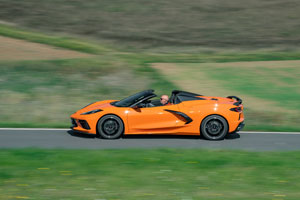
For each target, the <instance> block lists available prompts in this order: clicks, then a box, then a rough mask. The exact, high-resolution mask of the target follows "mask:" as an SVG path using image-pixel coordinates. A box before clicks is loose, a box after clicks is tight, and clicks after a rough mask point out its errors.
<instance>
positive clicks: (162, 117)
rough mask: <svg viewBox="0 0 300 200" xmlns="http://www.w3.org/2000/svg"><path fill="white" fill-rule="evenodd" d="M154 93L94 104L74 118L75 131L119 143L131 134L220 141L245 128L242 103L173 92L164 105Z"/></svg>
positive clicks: (81, 110) (232, 99)
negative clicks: (195, 137) (181, 136)
mask: <svg viewBox="0 0 300 200" xmlns="http://www.w3.org/2000/svg"><path fill="white" fill-rule="evenodd" d="M156 96H157V95H155V94H154V90H145V91H142V92H139V93H137V94H134V95H132V96H129V97H127V98H125V99H122V100H105V101H98V102H95V103H91V104H89V105H87V106H85V107H84V108H82V109H80V110H78V111H77V112H75V113H74V114H72V115H71V121H72V127H71V128H72V129H73V130H74V131H79V132H84V133H89V134H97V135H99V136H100V137H102V138H105V139H116V138H119V137H120V136H122V135H123V134H124V135H129V134H173V135H174V134H175V135H202V136H203V137H204V138H206V139H208V140H221V139H224V137H225V136H226V135H227V134H230V133H234V132H237V131H240V130H241V129H242V128H243V127H244V114H243V105H242V100H241V99H240V98H238V97H236V96H228V97H226V98H224V97H212V96H203V95H200V94H195V93H191V92H185V91H179V90H174V91H172V94H171V96H170V99H169V103H168V104H167V105H162V104H161V103H160V100H159V99H155V97H156Z"/></svg>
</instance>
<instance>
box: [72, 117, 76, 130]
mask: <svg viewBox="0 0 300 200" xmlns="http://www.w3.org/2000/svg"><path fill="white" fill-rule="evenodd" d="M71 123H72V126H71V128H73V127H77V123H76V120H75V119H74V118H71Z"/></svg>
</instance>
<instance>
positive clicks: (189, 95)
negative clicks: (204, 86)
mask: <svg viewBox="0 0 300 200" xmlns="http://www.w3.org/2000/svg"><path fill="white" fill-rule="evenodd" d="M178 96H184V97H187V98H191V99H190V100H205V99H204V98H201V97H199V96H202V95H201V94H196V93H192V92H186V91H181V90H173V91H172V95H171V97H170V100H169V102H171V103H173V104H179V103H181V102H182V101H180V100H179V99H178Z"/></svg>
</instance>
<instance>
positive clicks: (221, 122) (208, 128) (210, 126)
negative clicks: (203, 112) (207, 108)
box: [200, 115, 228, 140]
mask: <svg viewBox="0 0 300 200" xmlns="http://www.w3.org/2000/svg"><path fill="white" fill-rule="evenodd" d="M200 132H201V135H203V137H204V138H205V139H207V140H223V139H224V137H225V136H226V135H227V133H228V124H227V121H226V120H225V119H224V118H223V117H221V116H219V115H210V116H208V117H206V118H205V119H204V120H203V121H202V123H201V126H200Z"/></svg>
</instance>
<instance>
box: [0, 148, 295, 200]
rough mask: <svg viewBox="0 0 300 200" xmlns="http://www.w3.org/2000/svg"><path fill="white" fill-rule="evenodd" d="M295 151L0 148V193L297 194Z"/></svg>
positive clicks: (234, 198)
mask: <svg viewBox="0 0 300 200" xmlns="http://www.w3.org/2000/svg"><path fill="white" fill-rule="evenodd" d="M299 155H300V154H299V152H284V153H283V152H282V153H270V152H263V153H258V152H242V151H241V152H240V151H207V150H181V149H177V150H176V149H174V150H170V149H158V150H138V151H137V150H134V149H133V150H101V151H98V150H84V151H82V150H41V149H21V150H5V149H2V150H1V151H0V159H1V164H0V190H1V192H0V199H16V198H18V197H19V198H21V197H23V198H27V199H45V200H47V199H65V198H68V199H74V200H75V199H115V200H116V199H157V200H160V199H208V200H213V199H214V200H216V199H222V200H240V199H241V200H248V199H249V200H250V199H257V200H260V199H261V200H265V199H285V200H297V199H299V196H300V193H299V190H298V188H299V187H300V183H299V181H298V180H299V178H300V175H299V174H300V173H299V167H300V165H299V159H300V157H299Z"/></svg>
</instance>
